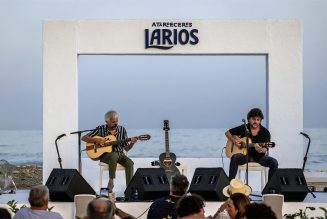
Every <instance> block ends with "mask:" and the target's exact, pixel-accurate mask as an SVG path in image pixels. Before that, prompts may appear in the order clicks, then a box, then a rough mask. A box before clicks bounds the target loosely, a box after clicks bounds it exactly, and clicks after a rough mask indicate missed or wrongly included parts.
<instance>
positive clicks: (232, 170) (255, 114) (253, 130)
mask: <svg viewBox="0 0 327 219" xmlns="http://www.w3.org/2000/svg"><path fill="white" fill-rule="evenodd" d="M263 118H264V117H263V114H262V112H261V110H260V109H259V108H253V109H251V110H250V112H249V113H248V115H247V120H248V124H243V125H240V126H237V127H235V128H232V129H229V130H228V131H227V132H226V133H225V135H226V137H227V138H228V140H229V141H231V142H232V143H233V145H234V146H235V147H238V148H237V149H239V148H241V147H242V145H243V146H244V142H242V141H241V138H243V137H246V133H247V132H249V133H248V137H249V138H250V140H252V142H253V143H255V144H254V146H253V147H249V151H248V152H247V153H248V155H249V162H251V161H252V162H253V161H254V162H257V163H259V164H261V165H262V166H265V167H269V174H268V178H269V179H270V177H271V176H272V173H273V171H274V170H275V169H277V168H278V162H277V160H276V159H275V158H272V157H269V156H268V155H266V152H267V148H266V147H262V146H260V145H262V144H260V143H265V142H270V132H269V131H268V129H266V128H265V127H263V126H262V125H261V121H262V120H263ZM245 126H246V127H247V129H246V127H245ZM226 152H227V148H226ZM246 160H247V158H246V155H244V154H242V153H235V154H233V155H232V156H231V160H230V165H229V178H230V179H234V178H235V176H236V173H237V169H238V165H243V164H245V163H246Z"/></svg>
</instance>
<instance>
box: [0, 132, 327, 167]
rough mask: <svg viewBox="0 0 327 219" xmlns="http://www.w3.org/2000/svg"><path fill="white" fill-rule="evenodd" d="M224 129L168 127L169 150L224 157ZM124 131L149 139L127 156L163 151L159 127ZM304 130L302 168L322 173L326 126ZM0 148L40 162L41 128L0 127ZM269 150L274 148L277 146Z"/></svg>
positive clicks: (10, 157) (15, 159)
mask: <svg viewBox="0 0 327 219" xmlns="http://www.w3.org/2000/svg"><path fill="white" fill-rule="evenodd" d="M226 130H227V128H219V129H171V130H170V131H169V146H170V151H171V152H173V153H175V154H176V155H177V156H178V157H187V158H206V157H209V158H217V159H227V158H226V157H225V151H224V147H225V144H226V137H225V134H224V133H225V131H226ZM127 131H128V134H129V136H130V137H132V136H138V135H141V134H150V135H151V139H150V140H149V141H143V142H138V143H137V144H135V146H134V148H133V149H132V150H131V151H129V152H128V156H130V157H158V156H159V155H160V153H163V152H165V139H164V136H165V135H164V131H163V130H162V129H130V130H127ZM304 132H305V133H307V134H308V135H309V136H310V138H311V145H310V150H309V152H308V159H307V163H306V166H305V170H306V171H310V172H321V171H323V172H326V171H327V162H326V161H327V128H308V129H305V130H304ZM299 138H303V136H302V135H300V134H299ZM272 141H273V138H272ZM304 142H305V143H304V152H305V151H306V149H307V140H306V139H305V138H304ZM76 144H77V140H76ZM0 148H1V150H0V160H1V159H4V160H7V161H8V162H9V163H12V164H16V165H23V164H38V165H42V150H43V148H42V130H0ZM82 148H83V146H82ZM272 150H278V145H277V146H276V147H275V148H274V149H272ZM82 157H87V156H86V154H85V152H82Z"/></svg>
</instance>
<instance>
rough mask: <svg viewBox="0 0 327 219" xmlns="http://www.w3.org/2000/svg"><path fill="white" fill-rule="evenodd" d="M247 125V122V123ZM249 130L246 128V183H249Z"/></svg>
mask: <svg viewBox="0 0 327 219" xmlns="http://www.w3.org/2000/svg"><path fill="white" fill-rule="evenodd" d="M245 126H246V124H245ZM249 134H250V133H249V131H248V129H245V137H246V143H245V147H246V168H245V184H246V185H249V139H250V138H249Z"/></svg>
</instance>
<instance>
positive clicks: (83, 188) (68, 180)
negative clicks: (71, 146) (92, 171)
mask: <svg viewBox="0 0 327 219" xmlns="http://www.w3.org/2000/svg"><path fill="white" fill-rule="evenodd" d="M45 185H46V186H47V187H48V189H49V193H50V200H51V201H72V202H73V201H74V196H75V195H78V194H93V195H94V194H95V191H94V190H93V188H92V187H91V186H90V185H89V184H88V183H87V182H86V181H85V179H84V178H83V177H82V176H81V175H80V173H79V172H78V171H77V170H76V169H53V170H52V171H51V174H50V176H49V178H48V180H47V182H46V184H45Z"/></svg>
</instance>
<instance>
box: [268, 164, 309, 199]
mask: <svg viewBox="0 0 327 219" xmlns="http://www.w3.org/2000/svg"><path fill="white" fill-rule="evenodd" d="M308 192H309V189H308V186H307V182H306V180H305V177H304V175H303V171H302V169H297V168H287V169H277V170H276V171H275V172H274V173H273V175H272V176H271V179H269V181H268V183H267V184H266V186H265V188H264V189H263V190H262V194H283V195H284V200H285V201H303V200H304V198H305V197H306V196H307V194H308Z"/></svg>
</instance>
